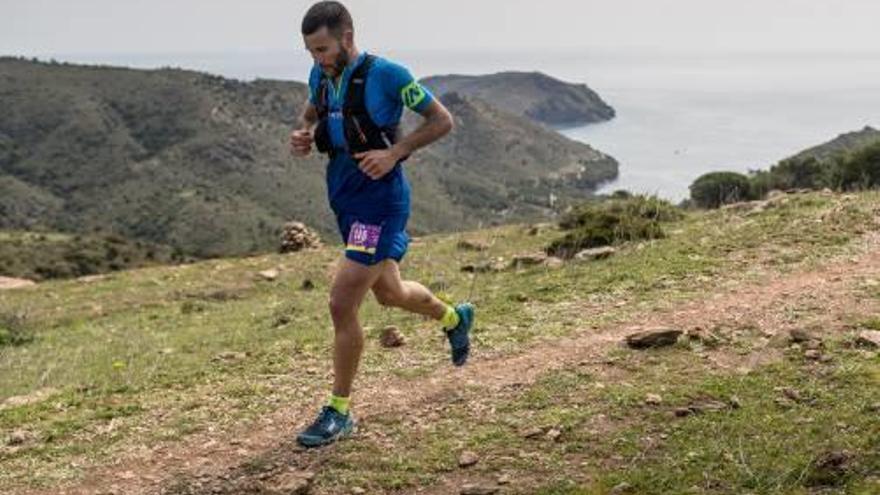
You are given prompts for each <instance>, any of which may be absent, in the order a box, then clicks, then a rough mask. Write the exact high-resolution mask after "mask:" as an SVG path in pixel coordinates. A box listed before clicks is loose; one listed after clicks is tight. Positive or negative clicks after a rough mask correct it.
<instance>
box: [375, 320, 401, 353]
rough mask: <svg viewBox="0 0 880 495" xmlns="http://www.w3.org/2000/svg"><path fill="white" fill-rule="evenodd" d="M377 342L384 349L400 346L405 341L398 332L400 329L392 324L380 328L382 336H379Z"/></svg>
mask: <svg viewBox="0 0 880 495" xmlns="http://www.w3.org/2000/svg"><path fill="white" fill-rule="evenodd" d="M379 342H380V343H381V344H382V347H384V348H386V349H391V348H392V347H400V346H402V345H404V344H405V343H406V341H405V340H404V339H403V335H401V334H400V330H399V329H398V328H397V327H396V326H394V325H390V326H387V327H385V328H384V329H382V336H381V337H379Z"/></svg>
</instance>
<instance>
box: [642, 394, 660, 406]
mask: <svg viewBox="0 0 880 495" xmlns="http://www.w3.org/2000/svg"><path fill="white" fill-rule="evenodd" d="M662 403H663V397H661V396H659V395H658V394H647V395H645V404H648V405H649V406H659V405H660V404H662Z"/></svg>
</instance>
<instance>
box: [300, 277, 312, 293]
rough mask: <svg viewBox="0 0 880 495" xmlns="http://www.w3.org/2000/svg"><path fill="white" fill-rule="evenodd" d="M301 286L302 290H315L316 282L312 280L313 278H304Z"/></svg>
mask: <svg viewBox="0 0 880 495" xmlns="http://www.w3.org/2000/svg"><path fill="white" fill-rule="evenodd" d="M301 288H302V290H314V289H315V283H314V282H312V279H309V278H307V279H305V280H303V283H302V287H301Z"/></svg>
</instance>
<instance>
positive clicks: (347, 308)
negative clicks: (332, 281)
mask: <svg viewBox="0 0 880 495" xmlns="http://www.w3.org/2000/svg"><path fill="white" fill-rule="evenodd" d="M327 305H328V307H329V309H330V316H331V317H332V318H333V320H334V321H340V320H344V319H346V318H351V317H355V316H356V311H355V308H354V305H353V304H351V301H348V300H346V299H345V298H342V297H334V296H332V295H331V296H330V301H329V302H328V304H327Z"/></svg>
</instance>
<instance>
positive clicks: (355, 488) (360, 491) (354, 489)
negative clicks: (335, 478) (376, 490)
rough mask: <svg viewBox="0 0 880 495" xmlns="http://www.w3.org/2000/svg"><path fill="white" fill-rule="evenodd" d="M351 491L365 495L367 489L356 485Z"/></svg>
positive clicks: (354, 494) (353, 494)
mask: <svg viewBox="0 0 880 495" xmlns="http://www.w3.org/2000/svg"><path fill="white" fill-rule="evenodd" d="M351 493H352V495H364V494H365V493H367V491H366V490H364V489H363V488H361V487H359V486H356V487H354V488H352V489H351Z"/></svg>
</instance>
